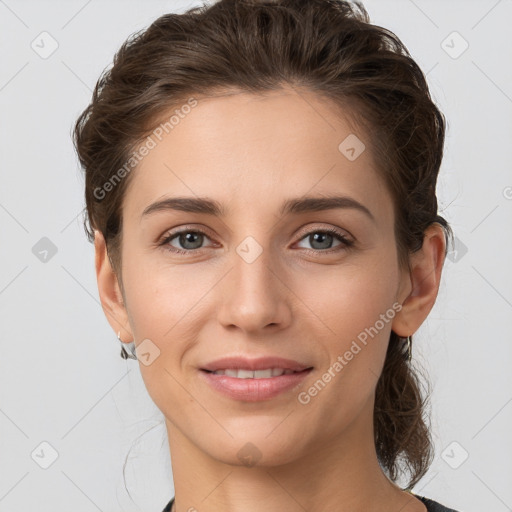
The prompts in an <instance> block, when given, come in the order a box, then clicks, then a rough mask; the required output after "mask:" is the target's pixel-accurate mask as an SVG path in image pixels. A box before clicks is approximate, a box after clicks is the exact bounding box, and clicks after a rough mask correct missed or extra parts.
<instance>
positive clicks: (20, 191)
mask: <svg viewBox="0 0 512 512" xmlns="http://www.w3.org/2000/svg"><path fill="white" fill-rule="evenodd" d="M194 5H199V4H198V3H196V2H186V1H178V0H176V1H156V0H150V1H147V0H146V1H138V2H134V1H126V0H125V1H105V0H104V1H100V0H89V1H85V0H79V1H74V0H73V1H22V0H0V43H1V49H2V51H1V54H0V59H1V66H0V149H1V151H0V155H1V163H0V173H1V187H0V233H1V241H0V251H1V253H0V254H1V265H0V315H1V317H0V320H1V321H0V336H1V356H0V511H5V512H26V511H27V510H37V511H38V512H67V511H68V510H71V509H72V510H74V511H76V512H94V511H97V510H100V511H109V512H117V511H121V510H124V511H144V512H149V511H155V512H159V511H161V510H162V508H163V506H164V505H165V504H166V503H167V501H168V500H169V499H170V498H171V497H172V496H173V485H172V472H171V466H170V458H169V447H168V443H167V438H166V433H165V427H164V424H163V417H162V415H161V413H160V412H159V411H158V409H157V408H156V407H155V406H154V404H153V402H152V401H151V399H150V398H149V396H148V394H147V392H146V390H145V388H144V385H143V382H142V379H141V377H140V372H139V366H138V365H139V363H138V362H137V361H132V360H128V361H125V360H123V359H121V358H120V357H119V344H118V341H117V339H116V335H115V333H114V332H113V331H112V329H111V328H110V326H109V324H108V323H107V320H106V318H105V316H104V314H103V311H102V309H101V307H100V303H99V297H98V291H97V284H96V276H95V271H94V251H93V245H92V244H90V243H89V242H88V241H87V240H86V238H85V233H84V231H83V227H82V219H83V217H82V211H83V208H84V204H85V203H84V199H83V193H84V179H83V175H82V172H81V171H80V169H79V167H78V163H77V158H76V156H75V154H74V150H73V147H72V143H71V138H70V133H71V127H72V125H73V123H74V121H75V119H76V117H77V116H78V115H79V113H80V112H81V111H82V110H83V109H84V108H85V107H86V106H87V104H88V103H89V101H90V99H91V91H92V89H93V87H94V84H95V83H96V81H97V79H98V77H99V75H100V73H101V71H102V70H103V69H104V68H105V67H107V66H109V65H110V63H111V60H112V57H113V55H114V53H115V51H116V50H117V49H118V47H119V46H120V44H121V43H122V42H123V41H124V40H125V39H126V38H127V37H128V36H129V35H130V34H132V33H133V32H135V31H137V30H139V29H141V28H144V27H146V26H148V25H149V24H150V23H151V22H152V21H153V20H155V19H156V18H157V17H158V16H160V15H161V14H164V13H166V12H171V11H173V12H183V11H184V10H186V9H187V8H189V7H192V6H194ZM364 5H365V7H366V8H367V10H368V11H369V14H370V16H371V21H372V22H373V23H375V24H377V25H381V26H383V27H386V28H388V29H390V30H392V31H393V32H395V33H396V34H397V35H398V36H399V37H400V38H401V39H402V40H403V42H404V43H405V44H406V46H407V47H408V49H409V50H410V52H411V54H412V56H413V57H414V58H415V59H416V61H417V62H418V64H419V65H420V66H421V67H422V69H423V70H424V72H425V73H427V78H428V81H429V84H430V87H431V91H432V96H433V98H434V100H435V101H436V103H437V104H438V105H439V107H440V108H441V110H442V111H443V112H444V114H445V116H446V118H447V120H448V124H447V137H446V145H445V158H444V161H443V165H442V168H441V173H440V178H439V182H438V197H439V202H440V211H441V213H442V215H444V216H445V217H446V218H447V219H448V221H449V222H450V223H451V225H452V227H453V229H454V232H455V235H456V240H457V242H456V246H455V248H454V250H453V251H451V253H450V255H449V257H448V259H447V261H446V265H445V268H444V272H443V277H442V280H443V281H442V285H441V288H440V292H439V296H438V300H437V303H436V305H435V307H434V309H433V311H432V312H431V314H430V316H429V317H428V319H427V321H426V322H425V323H424V324H423V325H422V327H421V329H420V330H419V331H418V332H417V333H416V334H415V336H414V338H415V344H414V359H415V360H416V361H418V362H419V363H420V364H421V365H422V366H423V367H425V368H426V369H427V371H428V373H429V376H430V380H431V383H432V387H433V394H432V397H431V405H432V429H433V436H434V441H435V443H436V458H435V461H434V463H433V464H432V467H431V469H430V471H429V472H428V474H427V475H426V476H425V477H424V478H423V479H422V481H421V482H420V483H419V484H418V485H417V486H416V488H415V489H414V490H415V492H416V493H418V494H421V495H424V496H427V497H430V498H433V499H436V500H438V501H440V502H442V503H444V504H445V505H448V506H452V507H454V508H456V509H457V510H460V512H481V511H482V510H486V511H490V510H492V511H493V512H502V511H503V512H505V511H506V510H512V485H511V484H512V441H511V436H510V433H511V432H512V429H511V424H512V385H511V384H512V373H511V371H510V367H511V363H512V343H511V341H512V336H511V328H512V314H511V313H512V271H511V262H512V236H511V235H512V229H511V226H512V222H511V221H512V172H511V163H512V144H511V141H512V38H511V31H510V24H511V21H512V1H511V0H501V1H496V0H479V1H469V0H414V1H413V0H394V1H391V0H385V1H384V0H367V1H365V2H364ZM43 32H45V33H46V34H41V33H43ZM41 38H44V41H45V43H44V44H43V43H41V42H40V41H41ZM38 41H39V42H38ZM56 45H57V46H56ZM43 47H44V48H43ZM45 51H46V52H52V53H51V55H45V54H44V52H45ZM45 251H46V252H45ZM130 449H131V451H130ZM125 458H126V466H125V468H124V469H125V472H124V474H125V477H126V483H127V487H128V491H129V492H130V495H129V494H128V493H127V491H126V489H125V486H124V481H123V465H124V463H125Z"/></svg>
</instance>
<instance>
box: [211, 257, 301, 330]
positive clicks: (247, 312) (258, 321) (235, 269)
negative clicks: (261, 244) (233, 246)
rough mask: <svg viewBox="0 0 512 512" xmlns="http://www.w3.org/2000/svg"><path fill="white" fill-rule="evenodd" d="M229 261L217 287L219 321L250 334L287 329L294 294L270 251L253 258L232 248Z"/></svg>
mask: <svg viewBox="0 0 512 512" xmlns="http://www.w3.org/2000/svg"><path fill="white" fill-rule="evenodd" d="M241 254H243V253H241ZM230 264H231V270H230V272H228V274H227V275H226V277H225V278H224V279H223V286H222V287H221V289H220V290H219V292H220V299H219V300H220V301H221V306H220V308H219V310H218V320H219V322H220V323H221V324H222V325H223V326H224V327H225V328H227V329H231V330H233V329H235V328H238V329H240V330H241V331H243V332H244V333H245V334H252V335H258V334H263V333H265V332H267V331H268V330H280V329H283V328H286V327H287V326H288V325H289V324H290V322H291V318H292V311H291V303H290V300H291V298H292V296H293V294H292V292H291V291H290V289H289V288H288V286H287V285H286V284H285V279H286V277H285V272H284V271H283V270H284V269H283V268H280V267H279V264H278V263H276V261H272V258H271V255H270V251H269V250H263V251H262V252H261V254H259V256H258V257H257V258H256V259H255V260H254V261H251V259H250V258H249V259H247V258H244V257H243V256H240V254H239V253H237V252H236V251H234V252H233V257H232V258H231V260H230Z"/></svg>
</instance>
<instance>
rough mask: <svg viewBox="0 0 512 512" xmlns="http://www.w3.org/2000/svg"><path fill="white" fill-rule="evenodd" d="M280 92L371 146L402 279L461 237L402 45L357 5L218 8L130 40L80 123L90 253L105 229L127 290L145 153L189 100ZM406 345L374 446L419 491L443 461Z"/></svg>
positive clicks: (436, 143) (430, 123)
mask: <svg viewBox="0 0 512 512" xmlns="http://www.w3.org/2000/svg"><path fill="white" fill-rule="evenodd" d="M283 84H290V85H292V86H294V87H297V88H303V89H304V90H309V91H313V92H314V93H316V94H318V95H319V96H322V97H323V98H327V99H329V100H331V101H332V102H333V104H334V105H336V106H337V107H340V112H344V113H345V114H347V118H348V119H350V120H351V121H352V122H354V123H356V124H358V125H360V126H362V127H364V128H365V132H366V133H367V134H369V135H368V138H367V141H368V146H369V147H370V149H371V151H372V154H373V156H374V158H375V160H376V162H377V164H378V167H379V170H380V172H381V173H382V176H383V178H384V179H385V182H386V183H387V185H388V187H389V190H390V191H391V193H392V197H393V201H394V208H395V219H396V220H395V237H396V243H397V250H398V258H399V264H400V267H401V268H403V267H404V266H407V265H408V262H409V254H410V253H412V252H414V251H416V250H418V249H419V248H421V247H422V244H423V236H424V231H425V230H426V228H427V227H428V226H430V225H431V224H432V223H434V222H437V223H439V224H440V225H441V226H442V227H443V229H444V232H445V237H446V239H447V247H448V242H449V240H448V237H449V236H451V237H452V238H453V234H452V232H451V228H450V227H449V225H448V223H447V222H446V220H445V219H444V218H443V217H441V216H439V215H438V214H437V198H436V182H437V176H438V172H439V168H440V165H441V160H442V156H443V144H444V135H445V120H444V116H443V115H442V113H441V112H440V111H439V110H438V108H437V107H436V105H435V104H434V102H433V101H432V99H431V97H430V93H429V89H428V86H427V83H426V79H425V76H424V74H423V73H422V71H421V69H420V68H419V67H418V65H417V64H416V63H415V61H414V60H413V59H412V58H411V56H410V54H409V52H408V50H407V49H406V48H405V46H404V45H403V43H402V42H401V41H400V39H399V38H398V37H397V36H396V35H395V34H393V33H392V32H390V31H388V30H387V29H385V28H382V27H379V26H376V25H372V24H370V20H369V16H368V13H367V12H366V10H365V9H364V7H363V6H362V5H361V4H360V3H358V2H355V3H349V2H347V1H343V0H275V1H271V0H266V1H260V0H253V1H250V0H219V1H217V2H216V3H213V4H212V5H210V6H208V5H204V6H201V7H195V8H192V9H189V10H188V11H186V12H185V13H183V14H166V15H163V16H161V17H160V18H158V19H157V20H155V21H154V22H153V23H152V24H151V25H150V26H149V27H148V28H147V29H145V30H143V31H140V32H138V33H136V34H133V35H132V36H131V37H130V38H128V40H127V41H126V42H125V43H124V44H123V45H122V46H121V48H120V49H119V51H118V52H117V53H116V55H115V57H114V62H113V66H112V67H111V68H110V69H108V70H105V71H104V72H103V73H102V76H101V77H100V79H99V80H98V83H97V84H96V87H95V89H94V93H93V98H92V102H91V103H90V105H89V106H88V107H87V108H86V109H85V110H84V112H83V113H82V114H81V115H80V117H79V118H78V120H77V122H76V125H75V128H74V143H75V147H76V150H77V153H78V156H79V159H80V163H81V165H82V167H83V168H84V170H85V178H86V187H85V200H86V208H87V213H86V217H85V220H84V227H85V230H86V233H87V236H88V238H89V240H90V241H93V239H94V232H93V230H94V229H97V230H99V231H100V232H101V233H102V234H103V236H104V237H105V240H106V242H107V248H108V253H109V258H110V259H111V262H112V265H113V267H114V270H115V271H116V273H117V275H118V277H119V278H120V285H121V289H122V280H121V257H120V256H121V250H120V249H121V240H122V238H121V236H122V201H123V197H124V196H125V194H126V189H127V186H128V184H129V183H130V182H131V178H132V175H133V173H130V172H129V169H127V167H126V162H128V161H129V160H130V157H131V156H133V154H134V153H133V150H134V148H135V147H137V145H139V144H140V143H141V142H142V141H143V140H144V139H145V137H147V136H148V134H149V133H150V132H151V131H152V130H154V128H155V127H156V126H157V124H158V123H159V121H161V118H162V116H163V114H165V113H166V112H168V111H169V109H170V108H172V107H176V106H179V105H183V104H187V99H188V103H190V98H191V97H192V98H194V97H196V98H197V97H201V96H205V95H212V94H213V93H217V94H220V93H226V92H227V91H242V92H250V93H254V94H259V93H264V92H265V91H273V90H278V89H280V88H281V87H282V85H283ZM370 135H371V136H370ZM340 142H341V141H340ZM365 142H366V139H365ZM122 168H124V170H125V171H124V172H121V173H120V172H119V170H120V169H122ZM116 173H117V179H116ZM120 176H121V177H122V179H120ZM107 183H110V186H106V184H107ZM98 191H100V192H98ZM106 191H108V193H106ZM403 341H404V340H403V339H401V338H400V337H399V336H398V335H396V333H394V332H391V336H390V340H389V346H388V351H387V355H386V361H385V364H384V368H383V371H382V374H381V376H380V379H379V381H378V383H377V388H376V395H375V410H374V433H375V446H376V451H377V456H378V460H379V463H380V464H381V467H382V468H383V469H384V471H385V472H386V473H387V475H388V477H389V478H390V479H391V480H393V481H396V480H397V478H398V477H399V476H401V474H402V473H406V472H408V473H409V474H410V479H409V482H408V486H407V488H409V489H410V488H412V487H413V486H414V485H415V484H416V483H417V482H418V480H419V479H420V478H421V477H422V476H423V475H424V474H425V473H426V472H427V470H428V468H429V466H430V464H431V462H432V459H433V454H432V441H431V437H430V432H429V428H428V427H427V425H426V422H425V421H426V418H427V415H426V414H425V405H426V399H424V398H423V394H422V392H421V389H420V380H419V378H418V375H419V374H418V372H416V371H413V369H412V368H411V366H410V365H409V364H408V362H407V359H406V358H405V357H404V343H403ZM405 346H406V345H405ZM427 396H428V395H427Z"/></svg>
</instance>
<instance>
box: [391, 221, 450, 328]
mask: <svg viewBox="0 0 512 512" xmlns="http://www.w3.org/2000/svg"><path fill="white" fill-rule="evenodd" d="M445 250H446V239H445V236H444V230H443V227H442V226H441V225H440V224H438V223H433V224H431V225H430V226H429V227H428V228H427V229H426V230H425V234H424V238H423V245H422V247H421V249H419V250H418V251H416V252H415V253H413V254H412V255H411V256H410V272H409V274H408V276H407V277H408V278H409V280H410V286H411V287H412V289H411V291H410V293H409V295H408V296H407V297H406V298H405V300H404V301H403V303H402V309H401V310H400V312H399V313H398V314H397V315H396V316H395V318H394V320H393V323H392V329H393V331H394V332H395V333H396V334H398V336H401V337H404V338H405V337H407V336H410V335H412V334H413V333H414V332H416V331H417V330H418V329H419V327H420V325H421V324H422V323H423V322H424V320H425V319H426V318H427V316H428V314H429V313H430V311H431V309H432V307H433V306H434V303H435V301H436V298H437V293H438V291H439V284H440V281H441V272H442V268H443V264H444V259H445Z"/></svg>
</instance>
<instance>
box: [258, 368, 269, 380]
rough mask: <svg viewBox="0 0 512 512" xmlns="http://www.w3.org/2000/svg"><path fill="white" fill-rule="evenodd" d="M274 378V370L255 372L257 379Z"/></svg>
mask: <svg viewBox="0 0 512 512" xmlns="http://www.w3.org/2000/svg"><path fill="white" fill-rule="evenodd" d="M270 377H272V370H271V369H270V368H269V369H268V370H256V371H255V372H254V378H255V379H269V378H270Z"/></svg>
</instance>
